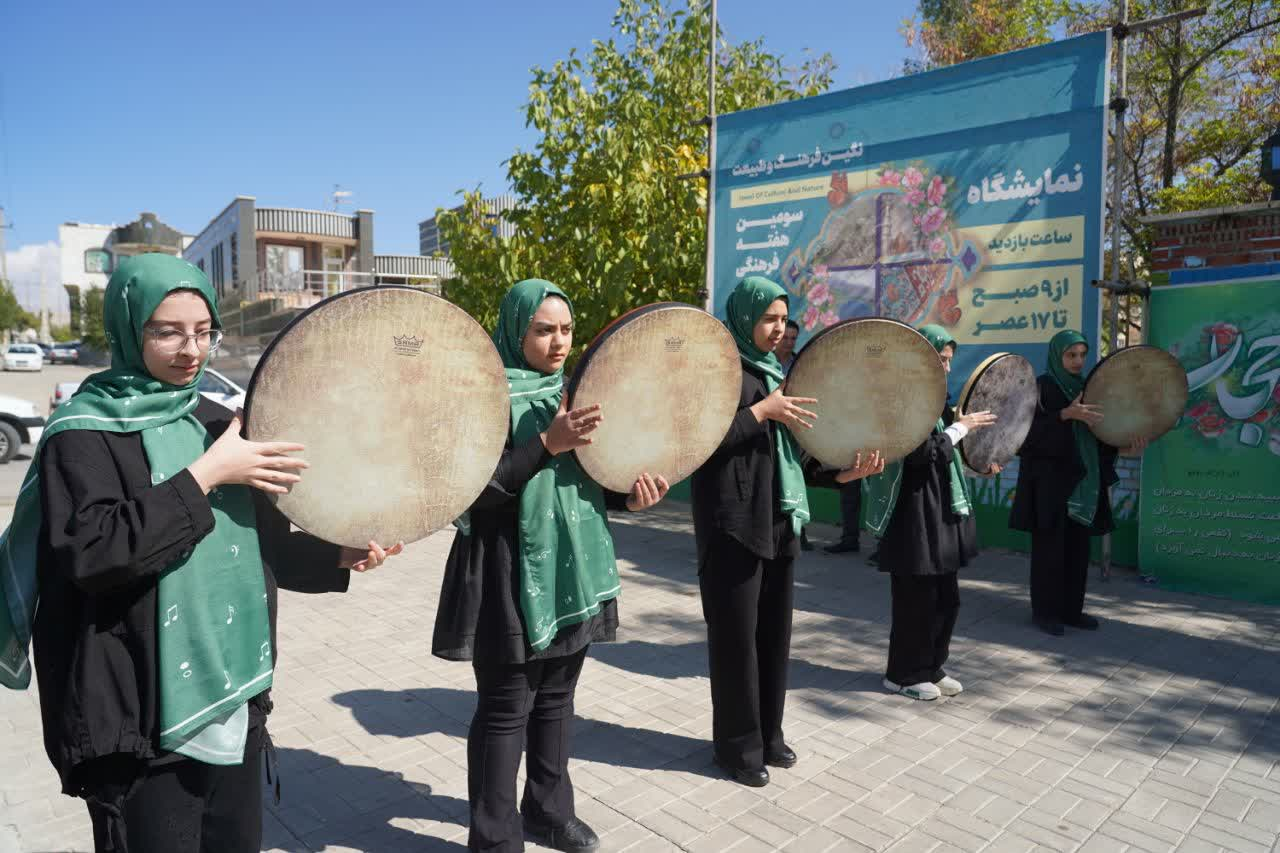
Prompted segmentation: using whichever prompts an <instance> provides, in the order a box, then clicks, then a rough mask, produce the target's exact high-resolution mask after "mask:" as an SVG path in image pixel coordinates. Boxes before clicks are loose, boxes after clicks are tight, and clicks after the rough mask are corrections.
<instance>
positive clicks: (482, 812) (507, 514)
mask: <svg viewBox="0 0 1280 853" xmlns="http://www.w3.org/2000/svg"><path fill="white" fill-rule="evenodd" d="M493 342H494V344H495V345H496V346H497V348H498V354H499V355H501V356H502V362H503V364H504V365H505V367H506V373H507V382H508V384H509V385H510V391H511V433H510V436H509V438H508V441H507V446H506V449H505V450H504V451H503V454H502V458H501V461H500V462H499V463H498V468H497V470H496V471H494V474H493V478H492V479H491V480H490V482H489V484H488V486H486V488H485V490H484V492H483V493H481V495H480V497H479V498H478V499H477V500H476V502H475V503H474V504H473V505H472V507H471V510H470V511H469V513H468V516H467V520H466V522H465V523H464V524H460V525H459V532H458V534H457V536H456V538H455V539H454V542H453V547H452V549H451V550H450V551H449V559H448V563H447V564H446V567H445V576H444V584H443V587H442V589H441V592H440V604H439V609H438V610H437V613H436V626H435V636H434V639H433V643H432V652H433V653H434V654H436V655H437V656H439V657H442V658H446V659H448V660H469V661H471V662H472V667H473V669H474V670H475V677H476V693H477V701H476V712H475V717H474V718H473V719H472V721H471V730H470V733H469V734H468V737H467V787H468V794H469V797H468V799H469V802H470V807H471V829H470V838H469V841H468V844H469V846H470V848H471V849H473V850H493V851H516V850H523V849H524V839H525V838H528V839H531V840H532V839H536V840H538V841H539V842H541V843H542V844H544V845H547V846H550V847H552V848H554V849H557V850H573V851H586V850H594V849H596V847H597V846H598V844H599V840H598V839H597V838H596V835H595V833H594V832H592V831H591V828H590V827H588V826H587V825H586V824H585V823H583V822H582V821H581V820H579V819H578V818H577V816H576V815H575V813H574V805H573V785H572V783H571V782H570V780H569V766H568V765H569V727H570V724H571V722H572V720H573V696H574V691H575V689H576V687H577V681H578V675H579V673H580V672H581V670H582V664H583V660H584V659H585V657H586V652H587V647H588V646H589V645H590V644H591V643H592V642H594V641H597V640H599V641H608V640H612V639H614V637H615V635H616V633H617V627H618V608H617V601H616V599H617V597H618V595H619V592H620V588H621V587H620V584H619V581H618V573H617V567H616V565H615V562H614V554H613V539H612V537H611V536H610V535H609V527H608V524H607V522H606V518H605V515H606V512H607V511H608V510H615V511H621V510H630V511H639V510H643V509H646V508H648V507H650V506H653V505H654V504H655V503H657V502H658V501H659V500H661V498H662V497H663V495H665V494H666V492H667V483H666V481H665V480H664V479H662V478H661V477H657V478H654V477H650V476H649V475H648V474H643V475H641V476H640V478H639V479H638V480H637V481H636V483H635V486H634V487H633V488H632V490H631V494H630V495H623V494H617V493H613V492H606V491H603V490H602V489H601V488H600V487H599V486H598V485H596V484H595V483H594V482H592V481H591V480H590V479H588V478H587V476H586V475H585V474H584V473H583V471H582V469H581V468H580V467H579V466H578V463H577V460H576V459H575V458H574V457H573V455H572V454H571V453H570V452H569V451H572V450H573V449H575V448H577V447H582V446H584V445H587V444H590V443H591V433H592V432H593V431H594V430H595V428H596V427H597V426H598V425H599V424H600V422H601V420H602V419H603V418H604V416H605V413H604V412H602V411H600V408H599V406H591V407H587V408H582V409H576V410H573V411H570V410H568V408H567V400H566V398H565V394H564V392H563V387H564V362H565V359H566V357H567V356H568V354H569V350H570V348H571V347H572V346H573V306H572V304H571V303H570V302H569V297H567V296H566V295H565V294H564V292H563V291H562V290H560V288H558V287H556V286H555V285H554V284H552V283H551V282H548V281H543V280H541V279H528V280H525V281H522V282H520V283H518V284H516V285H515V286H514V287H512V288H511V290H510V291H509V292H508V293H507V295H506V297H505V298H504V299H503V300H502V305H501V307H500V308H499V314H498V328H497V329H496V330H495V331H494V334H493ZM526 741H527V744H528V754H527V757H526V783H525V790H524V797H523V800H522V802H521V804H520V808H519V810H518V811H517V808H516V798H515V789H516V775H517V772H518V771H519V769H520V758H521V753H522V751H524V745H525V743H526Z"/></svg>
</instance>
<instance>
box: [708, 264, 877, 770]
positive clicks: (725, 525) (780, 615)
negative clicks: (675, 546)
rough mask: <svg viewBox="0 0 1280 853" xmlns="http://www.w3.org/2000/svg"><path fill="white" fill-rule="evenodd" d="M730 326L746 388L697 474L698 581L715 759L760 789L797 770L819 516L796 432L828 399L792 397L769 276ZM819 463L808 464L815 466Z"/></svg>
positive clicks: (841, 477) (860, 471) (746, 293)
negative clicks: (803, 654) (804, 643)
mask: <svg viewBox="0 0 1280 853" xmlns="http://www.w3.org/2000/svg"><path fill="white" fill-rule="evenodd" d="M725 324H726V325H727V326H728V327H729V331H730V332H731V333H732V334H733V338H734V341H735V342H736V343H737V346H738V353H739V356H740V357H741V360H742V395H741V397H740V399H739V404H738V406H739V408H738V413H737V415H736V416H735V417H734V419H733V422H732V424H731V426H730V427H729V433H728V435H726V436H725V439H724V441H723V442H722V443H721V445H720V447H719V449H718V450H716V452H715V453H714V454H713V455H712V456H711V458H710V459H709V460H708V461H707V462H706V463H705V464H704V465H703V466H702V467H701V468H700V469H698V471H697V472H695V473H694V475H693V480H692V487H693V523H694V531H695V533H696V535H697V543H698V583H699V587H700V589H701V592H702V612H703V616H704V618H705V619H706V623H707V650H708V656H709V658H710V669H711V705H712V729H713V735H712V736H713V740H714V744H715V760H716V763H717V764H719V765H720V766H721V767H722V768H724V769H725V770H726V771H728V772H729V773H730V774H731V775H732V776H733V778H734V779H735V780H736V781H738V782H740V783H742V784H744V785H750V786H752V787H761V786H763V785H767V784H768V783H769V773H768V771H767V770H766V769H765V765H770V766H773V767H791V766H793V765H794V764H795V763H796V760H797V759H796V754H795V752H794V751H792V750H791V748H790V747H788V746H787V744H786V742H785V741H784V740H783V735H782V714H783V706H784V704H785V702H786V691H787V664H788V659H789V657H790V652H791V601H792V571H793V567H794V563H795V559H796V557H797V555H798V552H799V533H798V531H799V530H800V528H801V527H802V526H803V525H804V523H805V522H807V521H808V520H809V504H808V499H807V496H806V493H805V477H806V473H808V474H810V475H811V476H815V475H816V474H817V466H816V464H813V463H809V464H808V465H806V464H805V462H804V461H803V460H802V456H801V452H800V450H799V448H798V447H797V445H796V444H795V441H794V439H793V438H792V436H791V432H790V430H792V429H805V428H808V427H810V426H811V423H810V422H811V421H812V419H813V418H815V417H816V415H815V414H814V413H813V412H811V411H808V410H806V409H804V408H803V406H805V405H808V404H812V403H816V402H817V401H816V400H813V399H811V398H803V397H787V396H784V395H783V393H782V388H781V384H782V380H783V373H782V367H781V365H780V364H779V362H778V359H777V357H776V356H775V355H774V354H773V350H774V348H775V347H776V346H777V345H778V342H779V341H780V340H781V339H782V336H783V333H784V331H785V330H786V324H787V294H786V291H785V290H783V289H782V287H781V286H780V285H778V284H776V283H775V282H772V281H770V280H769V279H766V278H762V277H759V276H751V277H748V278H745V279H743V280H742V281H741V282H740V283H739V284H738V286H737V287H736V288H734V290H733V293H731V294H730V296H729V304H728V319H726V320H725ZM806 468H808V469H809V470H808V472H806ZM880 469H881V463H880V461H879V454H878V453H877V454H873V455H872V458H871V459H869V460H867V461H866V462H865V463H864V462H863V461H862V460H861V459H859V460H858V462H857V463H856V464H855V466H854V467H853V468H850V469H848V470H845V471H840V472H838V473H836V474H834V475H833V476H830V475H829V476H828V478H829V479H832V480H834V482H837V483H847V482H851V481H853V480H856V479H858V478H860V477H863V476H866V475H867V474H870V473H874V472H876V471H878V470H880Z"/></svg>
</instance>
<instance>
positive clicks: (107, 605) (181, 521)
mask: <svg viewBox="0 0 1280 853" xmlns="http://www.w3.org/2000/svg"><path fill="white" fill-rule="evenodd" d="M195 417H196V418H197V419H198V420H199V421H200V422H201V423H202V424H204V427H205V429H206V430H207V431H208V432H209V434H210V436H212V437H213V438H215V439H216V438H217V437H218V436H220V435H222V433H223V432H224V431H225V430H226V428H227V426H228V424H229V423H230V420H231V413H230V412H229V411H227V409H225V408H223V407H222V406H219V405H218V404H216V403H212V402H210V401H208V400H201V401H200V403H199V405H198V406H197V407H196V410H195ZM38 464H39V465H40V500H41V506H42V510H43V515H44V518H43V526H42V529H41V534H40V546H39V554H38V561H39V564H38V566H39V568H38V571H39V583H40V606H39V609H38V611H37V613H36V620H35V624H34V626H33V634H34V636H33V646H34V649H35V673H36V678H37V680H38V683H39V687H40V712H41V716H42V717H43V722H44V741H45V749H46V751H47V752H48V754H49V759H50V761H52V762H53V765H54V767H56V768H57V770H58V774H59V776H60V777H61V779H62V786H63V791H64V792H65V793H68V794H73V795H76V796H84V797H91V796H95V791H94V790H92V789H93V787H94V785H95V784H98V783H99V781H100V779H101V776H100V774H98V773H96V772H92V771H91V770H88V769H86V768H90V767H91V765H93V764H94V763H95V762H94V760H95V759H103V758H108V759H110V758H112V757H115V758H119V757H121V756H123V757H125V758H134V759H152V758H156V757H157V756H158V755H168V754H167V753H161V752H160V751H159V722H160V692H159V684H158V679H157V666H158V664H157V661H158V648H159V646H158V641H157V635H156V615H157V614H156V608H157V604H156V591H157V588H158V585H159V577H160V574H161V573H162V572H163V571H164V570H165V569H167V568H168V567H169V566H171V565H172V564H173V563H174V562H175V561H177V560H179V559H183V558H185V557H186V556H188V555H190V553H191V551H192V549H193V548H194V547H195V546H196V544H197V543H198V542H199V541H200V540H201V539H202V538H204V536H206V535H207V534H208V533H209V531H211V530H212V529H213V524H214V518H213V512H212V510H211V509H210V505H209V499H208V497H207V496H206V495H205V494H204V493H202V492H201V491H200V487H199V486H198V485H197V483H196V481H195V478H194V477H192V476H191V474H190V472H188V471H186V470H183V471H181V472H179V473H178V474H176V475H174V476H173V477H171V478H170V479H168V480H166V481H165V482H163V483H160V484H159V485H152V483H151V469H150V466H149V465H148V464H147V457H146V453H145V452H144V450H143V447H142V434H141V433H108V432H97V431H90V430H71V431H68V432H63V433H60V434H58V435H55V436H54V437H53V438H51V439H49V441H48V443H47V444H46V445H45V446H44V448H43V449H42V450H41V452H40V457H39V463H38ZM253 496H254V510H255V513H256V521H257V525H256V526H257V531H258V542H259V546H260V548H261V551H262V563H263V575H264V579H265V581H266V591H267V605H268V613H269V616H270V623H271V647H272V648H273V649H276V648H277V646H276V589H277V587H283V588H285V589H291V590H295V591H298V592H330V591H344V590H346V588H347V583H348V580H349V578H350V573H349V572H348V571H347V570H346V569H340V568H338V554H339V549H338V546H336V545H332V544H330V543H328V542H323V541H321V540H320V539H317V538H316V537H314V536H310V535H308V534H306V533H299V532H290V528H289V522H288V520H287V519H286V518H285V517H284V516H283V515H281V514H280V512H279V511H278V510H277V509H276V508H275V507H274V506H273V505H272V504H271V502H270V501H269V500H267V498H266V497H265V496H264V495H263V494H262V493H260V492H258V491H256V490H255V491H254V492H253ZM276 661H277V665H278V664H279V655H278V652H277V657H276ZM249 709H250V718H251V720H252V721H253V722H254V723H255V724H261V723H262V721H263V719H264V718H265V716H266V715H267V714H268V713H270V710H271V701H270V697H269V695H268V692H267V691H264V692H262V693H260V694H258V695H257V696H254V697H253V698H252V699H251V700H250V701H249ZM82 770H85V772H81V771H82ZM116 781H117V782H118V781H119V779H116Z"/></svg>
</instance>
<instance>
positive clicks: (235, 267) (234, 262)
mask: <svg viewBox="0 0 1280 853" xmlns="http://www.w3.org/2000/svg"><path fill="white" fill-rule="evenodd" d="M231 286H232V287H239V286H240V249H239V246H238V245H237V244H236V235H235V234H232V235H231Z"/></svg>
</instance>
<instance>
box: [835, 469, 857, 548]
mask: <svg viewBox="0 0 1280 853" xmlns="http://www.w3.org/2000/svg"><path fill="white" fill-rule="evenodd" d="M861 514H862V481H861V480H854V481H853V482H852V483H845V484H844V485H842V486H841V487H840V524H841V528H842V529H841V531H840V541H841V543H844V544H851V545H857V544H858V539H859V538H860V536H859V534H860V531H861V528H862V522H861V519H860V518H859V516H860V515H861Z"/></svg>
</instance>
